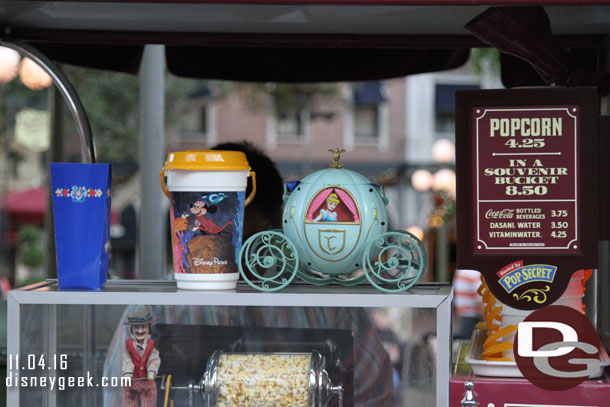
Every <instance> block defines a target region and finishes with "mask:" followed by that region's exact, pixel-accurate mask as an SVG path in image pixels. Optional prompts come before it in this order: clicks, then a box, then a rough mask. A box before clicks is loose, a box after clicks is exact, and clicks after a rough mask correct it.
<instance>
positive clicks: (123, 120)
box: [62, 66, 139, 162]
mask: <svg viewBox="0 0 610 407" xmlns="http://www.w3.org/2000/svg"><path fill="white" fill-rule="evenodd" d="M62 69H63V71H64V73H65V74H66V76H67V77H68V79H69V80H70V82H72V85H73V86H74V88H75V89H76V92H77V93H78V95H79V96H80V98H81V101H82V103H83V105H84V107H85V111H86V112H87V116H88V117H89V121H90V124H91V131H92V132H93V136H94V140H95V145H96V148H97V155H98V160H99V161H100V162H117V161H126V160H137V157H138V136H139V131H138V125H139V124H138V111H139V90H138V89H139V83H138V77H137V76H133V75H129V74H124V73H116V72H108V71H100V70H94V69H85V68H78V67H74V66H62Z"/></svg>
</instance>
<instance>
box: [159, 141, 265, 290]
mask: <svg viewBox="0 0 610 407" xmlns="http://www.w3.org/2000/svg"><path fill="white" fill-rule="evenodd" d="M160 177H161V187H162V188H163V192H164V193H165V195H166V196H167V197H168V198H169V201H170V205H169V207H170V222H171V239H172V251H173V259H174V278H175V279H176V282H177V286H178V288H180V289H191V290H228V289H232V288H235V286H236V284H237V280H238V278H239V273H238V270H237V261H238V258H239V257H238V256H239V250H240V249H241V243H242V232H243V220H244V208H245V207H246V206H247V205H248V204H249V203H250V202H251V201H252V198H253V197H254V194H255V193H256V178H255V174H254V172H253V171H250V166H249V164H248V161H247V160H246V155H245V154H244V153H242V152H239V151H215V150H204V151H178V152H172V153H169V155H168V157H167V161H166V162H165V166H164V167H163V170H162V171H161V173H160ZM248 177H252V192H251V193H250V196H248V197H247V198H246V197H245V192H246V186H247V183H248Z"/></svg>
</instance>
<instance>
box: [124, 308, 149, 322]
mask: <svg viewBox="0 0 610 407" xmlns="http://www.w3.org/2000/svg"><path fill="white" fill-rule="evenodd" d="M155 321H156V318H155V317H154V316H153V315H152V314H151V313H150V312H146V311H142V312H134V313H133V314H129V315H128V316H127V321H125V322H123V324H124V325H136V324H138V325H139V324H152V323H153V322H155Z"/></svg>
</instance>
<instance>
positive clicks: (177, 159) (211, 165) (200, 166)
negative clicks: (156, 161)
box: [163, 150, 250, 171]
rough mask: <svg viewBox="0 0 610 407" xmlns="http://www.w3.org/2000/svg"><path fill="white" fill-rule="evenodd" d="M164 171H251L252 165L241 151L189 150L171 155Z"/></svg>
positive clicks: (168, 156)
mask: <svg viewBox="0 0 610 407" xmlns="http://www.w3.org/2000/svg"><path fill="white" fill-rule="evenodd" d="M163 170H164V171H168V170H171V171H174V170H195V171H196V170H203V171H207V170H210V171H219V170H237V171H240V170H241V171H250V165H249V164H248V160H247V159H246V155H245V154H244V153H242V152H241V151H223V150H189V151H174V152H171V153H169V154H168V155H167V161H166V162H165V165H164V166H163Z"/></svg>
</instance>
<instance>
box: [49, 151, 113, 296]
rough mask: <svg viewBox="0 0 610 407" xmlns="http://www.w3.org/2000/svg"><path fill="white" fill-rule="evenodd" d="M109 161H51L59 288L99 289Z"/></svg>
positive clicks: (104, 267)
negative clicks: (98, 162) (84, 162)
mask: <svg viewBox="0 0 610 407" xmlns="http://www.w3.org/2000/svg"><path fill="white" fill-rule="evenodd" d="M111 173H112V167H111V165H110V164H82V163H51V186H52V194H53V219H54V224H55V251H56V254H57V278H58V283H59V288H60V289H61V290H63V289H88V290H99V289H101V288H102V287H103V286H104V284H105V283H106V275H107V273H108V252H109V250H110V195H111V194H110V185H111Z"/></svg>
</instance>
